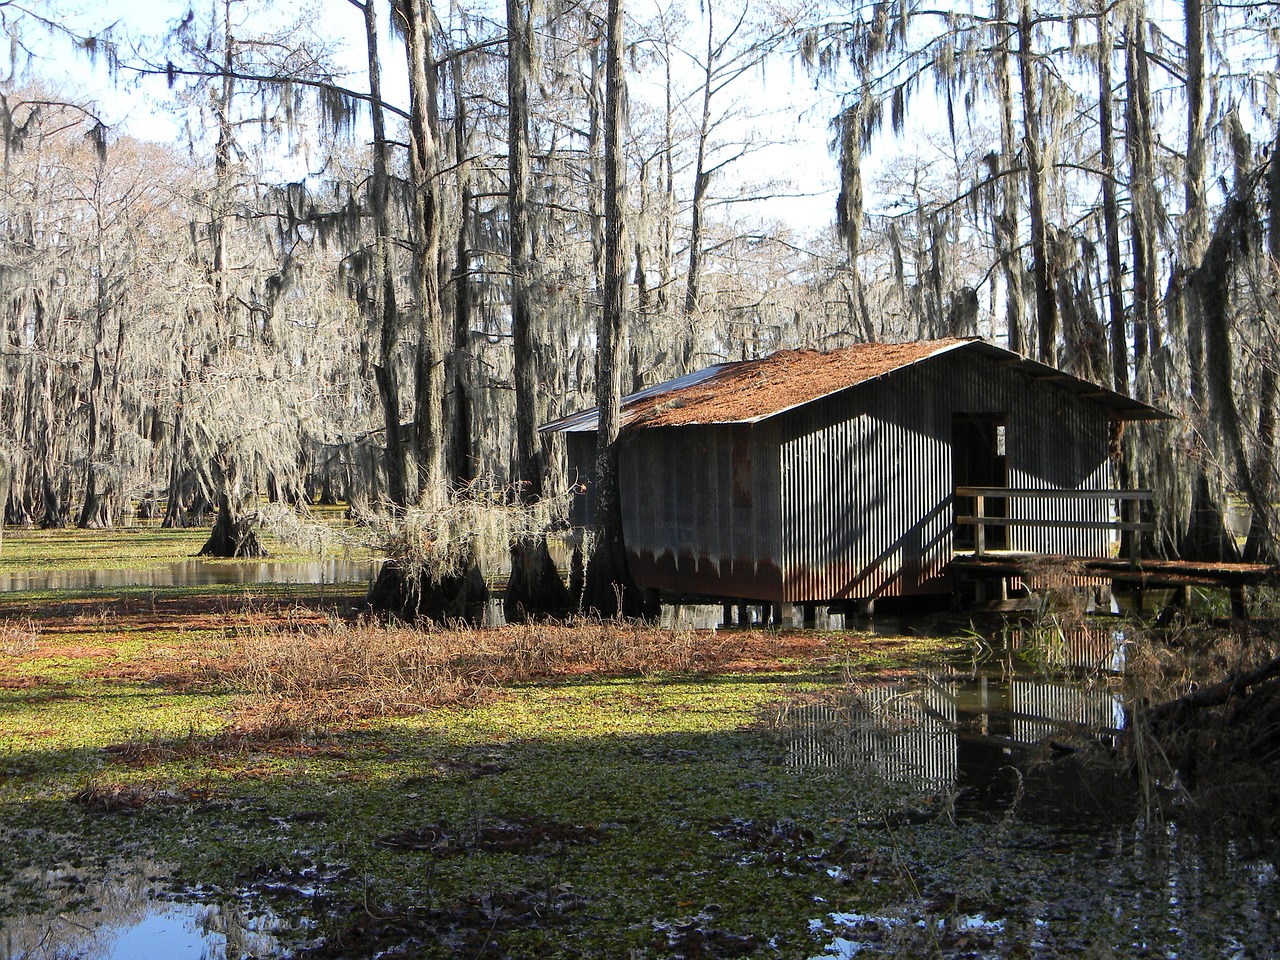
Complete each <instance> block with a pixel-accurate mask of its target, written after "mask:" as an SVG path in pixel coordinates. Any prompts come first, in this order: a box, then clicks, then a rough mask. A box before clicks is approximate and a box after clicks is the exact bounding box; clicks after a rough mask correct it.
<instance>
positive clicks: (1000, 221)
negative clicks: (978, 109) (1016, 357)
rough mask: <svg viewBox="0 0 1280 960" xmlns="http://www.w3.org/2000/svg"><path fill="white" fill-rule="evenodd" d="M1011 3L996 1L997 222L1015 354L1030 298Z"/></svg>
mask: <svg viewBox="0 0 1280 960" xmlns="http://www.w3.org/2000/svg"><path fill="white" fill-rule="evenodd" d="M1009 16H1010V13H1009V2H1008V0H996V24H997V26H996V51H997V53H996V88H997V92H998V94H999V98H1000V160H1001V162H1000V167H999V171H998V172H999V175H1000V203H1001V206H1000V212H999V214H997V215H996V216H995V217H994V218H993V219H994V221H995V240H996V251H997V255H998V256H999V258H1000V268H1001V271H1002V273H1003V274H1004V289H1005V335H1006V337H1007V342H1008V346H1009V349H1010V350H1012V351H1013V352H1014V353H1026V352H1027V337H1026V332H1025V330H1024V329H1023V324H1024V323H1025V322H1026V314H1027V305H1026V295H1025V294H1024V292H1023V285H1022V281H1023V274H1024V273H1025V268H1024V267H1023V265H1022V243H1021V241H1020V240H1019V238H1018V220H1019V216H1020V215H1019V212H1018V208H1019V203H1018V196H1019V189H1018V176H1017V174H1016V172H1015V169H1014V160H1015V158H1016V157H1017V155H1018V139H1017V131H1016V130H1015V129H1014V123H1013V77H1012V75H1011V73H1012V71H1011V69H1010V65H1009V59H1010V47H1011V45H1012V43H1013V32H1014V31H1013V27H1012V26H1011V25H1010V23H1009Z"/></svg>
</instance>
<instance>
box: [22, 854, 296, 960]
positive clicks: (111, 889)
mask: <svg viewBox="0 0 1280 960" xmlns="http://www.w3.org/2000/svg"><path fill="white" fill-rule="evenodd" d="M166 874H167V870H166V868H165V867H163V866H162V865H159V864H156V863H153V862H152V861H149V860H140V861H136V862H135V863H132V864H130V865H129V866H128V867H127V868H124V869H120V870H118V871H115V872H112V873H111V874H110V875H109V876H104V877H100V878H93V879H88V878H86V877H85V875H84V873H83V872H78V871H71V870H65V869H56V870H27V871H23V872H22V873H20V874H19V875H18V876H17V877H16V878H15V879H14V881H13V886H14V887H15V888H18V887H27V888H34V889H37V890H39V891H40V893H41V894H42V895H43V896H44V899H45V903H46V904H47V906H46V908H45V910H44V911H43V912H42V913H39V914H33V915H30V916H25V917H24V916H18V917H14V916H10V917H6V918H5V921H4V930H3V934H0V960H72V958H74V960H113V958H119V960H125V958H128V960H133V958H136V957H139V956H144V955H145V956H154V957H166V958H169V957H181V956H189V955H191V951H192V949H194V948H195V947H196V944H195V943H194V942H193V941H195V940H196V939H197V938H198V939H199V941H200V942H199V945H198V948H199V950H200V953H199V956H200V958H201V960H239V958H242V957H249V956H254V955H259V956H265V955H270V954H271V953H274V952H275V939H274V938H273V937H272V936H270V935H269V934H268V933H264V932H262V931H261V928H262V927H263V926H264V922H263V921H262V920H261V919H259V918H255V917H253V916H250V915H249V914H248V913H247V912H246V911H245V909H244V907H243V905H242V904H240V903H236V902H232V903H230V904H225V905H224V904H220V905H216V906H214V905H202V904H190V903H173V902H169V901H165V900H163V899H161V897H160V895H158V893H157V889H156V885H157V881H160V880H161V879H162V878H163V877H164V876H166ZM266 925H267V926H269V925H270V921H267V922H266ZM130 933H133V934H135V935H139V936H141V935H144V934H145V939H146V945H145V947H140V946H139V945H138V944H137V943H130V941H129V939H128V938H129V935H130Z"/></svg>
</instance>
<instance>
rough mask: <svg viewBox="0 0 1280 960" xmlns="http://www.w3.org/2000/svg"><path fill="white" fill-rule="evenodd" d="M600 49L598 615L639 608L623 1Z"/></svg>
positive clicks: (594, 566)
mask: <svg viewBox="0 0 1280 960" xmlns="http://www.w3.org/2000/svg"><path fill="white" fill-rule="evenodd" d="M608 31H609V34H608V44H607V47H606V53H605V64H606V67H605V74H606V79H605V124H604V127H605V129H604V140H605V147H604V175H605V183H604V203H605V237H604V291H603V292H604V309H603V310H601V311H600V323H599V328H598V330H597V334H596V350H597V360H596V404H597V407H598V411H599V421H598V424H597V428H596V429H597V433H596V476H595V483H596V518H595V523H596V529H595V543H594V545H593V549H592V551H591V558H590V560H589V562H588V565H587V571H586V589H585V596H584V601H585V602H584V606H585V607H586V608H587V609H588V610H594V611H596V612H597V613H599V614H600V615H601V616H615V615H618V614H623V615H628V616H634V615H639V614H641V613H643V612H644V610H645V604H644V601H643V598H642V597H641V595H640V590H639V588H637V587H636V585H635V582H634V581H633V580H632V579H631V573H630V570H629V568H628V565H627V550H626V543H625V542H624V539H623V531H622V504H621V502H620V498H619V477H618V444H617V438H618V430H619V422H620V417H621V410H620V405H621V404H620V401H621V379H620V377H621V366H622V331H623V330H624V329H625V327H624V322H625V317H624V289H623V288H624V284H625V283H626V265H625V263H624V258H625V249H626V247H625V244H624V240H623V233H624V223H623V220H624V215H625V210H626V196H625V192H624V191H625V190H626V169H625V163H624V157H623V153H622V149H623V139H622V138H623V124H624V122H625V119H624V103H625V96H626V90H625V78H624V76H623V64H622V57H623V33H622V0H609V6H608Z"/></svg>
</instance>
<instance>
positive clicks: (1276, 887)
mask: <svg viewBox="0 0 1280 960" xmlns="http://www.w3.org/2000/svg"><path fill="white" fill-rule="evenodd" d="M715 612H716V611H715V610H714V609H711V610H708V611H706V615H707V616H708V617H714V616H715ZM1005 639H1006V640H1008V639H1009V638H1005ZM1059 640H1060V643H1059V644H1058V646H1057V648H1056V649H1055V650H1053V651H1052V657H1051V658H1050V659H1052V661H1053V664H1052V666H1053V669H1049V667H1048V665H1047V664H1046V663H1044V662H1038V663H1037V662H1029V660H1028V658H1027V657H1025V656H1018V655H1017V653H1016V651H1014V650H1012V649H1010V648H1009V647H1008V646H1003V645H1000V649H996V650H987V651H986V654H987V655H986V656H985V657H984V658H982V659H979V660H975V661H974V662H971V663H966V664H965V665H963V666H960V665H957V666H956V667H954V668H952V669H949V670H943V671H939V672H937V673H935V674H932V675H930V676H927V677H923V678H920V679H918V680H916V681H913V682H910V683H893V684H871V685H850V686H847V687H841V688H840V689H838V690H835V691H831V695H830V696H828V697H827V698H825V699H823V700H821V701H819V702H796V703H793V704H790V705H788V706H786V707H784V708H782V709H780V711H779V713H778V715H777V716H776V718H775V729H776V732H777V735H778V741H779V746H780V749H781V754H782V755H781V761H782V763H783V764H785V765H786V766H788V767H790V768H791V769H793V770H796V771H799V772H802V773H805V774H807V775H811V776H813V777H818V778H821V779H822V782H823V783H825V784H829V785H830V787H831V789H832V791H833V794H838V795H837V796H834V799H833V802H832V804H831V809H832V811H833V812H834V813H835V815H836V818H835V819H833V821H832V822H836V821H837V819H838V822H839V824H840V825H839V826H837V827H834V828H833V830H832V833H831V834H821V835H817V836H815V833H814V830H813V829H812V828H805V827H800V826H798V825H796V824H793V823H791V822H790V821H785V820H784V821H729V822H724V823H720V824H718V825H716V826H715V827H714V829H713V832H714V833H715V834H716V835H717V836H719V837H721V838H722V840H723V842H724V845H725V849H726V851H731V850H737V851H740V852H739V853H736V854H735V853H729V854H728V855H731V856H736V857H739V858H740V862H741V864H742V866H743V867H744V868H748V869H752V870H758V869H761V867H762V865H765V864H767V865H769V869H776V870H781V871H786V872H792V873H800V874H803V875H804V876H805V877H807V878H810V879H809V881H807V882H811V888H812V907H813V909H812V914H811V915H810V916H809V917H808V918H807V920H806V919H804V918H798V919H797V923H796V929H795V931H794V934H793V936H792V937H791V938H790V939H789V940H788V941H787V942H786V943H785V944H783V945H780V946H779V945H774V944H772V943H766V942H755V943H753V944H748V943H747V940H746V938H739V940H738V941H735V940H734V939H733V938H732V937H731V936H730V935H729V934H727V933H725V932H724V931H721V930H718V929H715V926H716V922H717V918H716V917H715V915H714V914H707V915H705V916H704V915H703V914H698V915H695V916H693V917H691V918H688V919H686V920H683V921H680V922H662V923H659V922H657V921H655V923H654V930H655V934H656V935H657V936H658V938H659V940H660V941H663V942H665V944H666V946H667V949H666V950H665V951H660V955H662V956H721V955H723V956H731V955H732V956H739V955H751V956H783V957H799V958H805V960H808V958H812V960H826V958H855V957H857V958H881V957H940V958H948V960H949V958H957V960H958V958H990V960H995V958H1006V957H1007V958H1015V957H1018V958H1021V957H1035V958H1041V960H1050V958H1054V960H1057V958H1065V957H1133V958H1164V960H1171V958H1175V957H1176V958H1189V960H1197V958H1217V957H1221V958H1231V960H1264V958H1271V957H1275V956H1278V955H1280V875H1278V874H1277V870H1276V867H1275V865H1274V863H1273V862H1272V861H1271V860H1269V859H1267V858H1265V857H1261V856H1259V855H1257V854H1256V853H1253V852H1251V851H1249V850H1246V849H1244V848H1243V847H1241V846H1240V845H1239V844H1237V843H1236V842H1235V841H1223V840H1221V839H1214V838H1206V837H1201V836H1197V835H1193V834H1192V833H1190V832H1188V831H1184V830H1183V829H1181V828H1180V827H1179V824H1178V823H1177V821H1176V820H1169V819H1165V818H1163V817H1154V816H1152V815H1151V814H1150V813H1149V811H1147V810H1146V809H1144V806H1143V804H1142V802H1141V798H1140V797H1139V794H1138V791H1137V789H1136V787H1135V782H1134V780H1133V778H1132V777H1131V776H1129V775H1127V774H1125V773H1123V772H1119V771H1117V770H1113V769H1101V770H1100V769H1097V768H1096V767H1093V766H1092V765H1091V764H1090V761H1089V759H1088V756H1089V751H1088V749H1087V748H1088V747H1089V746H1090V745H1095V744H1101V745H1102V746H1104V747H1107V746H1110V745H1112V744H1116V743H1118V742H1119V741H1120V740H1121V738H1123V737H1124V736H1125V735H1126V732H1127V727H1128V723H1129V720H1128V714H1127V712H1126V704H1125V701H1124V697H1123V693H1122V685H1121V683H1120V680H1119V677H1118V675H1117V671H1119V670H1120V669H1122V668H1123V663H1124V640H1125V638H1124V636H1123V634H1122V633H1121V632H1119V631H1111V630H1105V631H1103V632H1101V633H1098V632H1092V633H1083V632H1082V633H1080V634H1077V635H1075V636H1072V637H1070V638H1067V637H1060V638H1059ZM1036 653H1037V655H1039V656H1043V655H1044V650H1043V649H1042V648H1041V649H1038V650H1037V651H1036ZM1034 659H1035V658H1034V657H1032V658H1031V660H1032V661H1034ZM757 787H758V785H756V784H754V782H753V781H750V780H748V781H747V782H745V783H744V784H742V788H743V789H755V788H757ZM1156 788H1157V789H1162V790H1167V791H1168V792H1169V794H1170V795H1171V796H1172V795H1173V794H1174V793H1175V792H1176V789H1177V785H1176V784H1163V785H1162V784H1156ZM886 798H887V800H886ZM844 837H848V838H853V839H851V840H849V841H846V839H844ZM869 838H870V839H869ZM86 876H87V873H86ZM303 879H305V878H302V877H301V875H300V877H299V883H298V884H297V885H296V889H292V890H290V891H288V892H289V893H290V894H291V895H292V896H294V897H295V898H297V897H302V898H304V899H308V900H309V899H312V898H314V897H315V896H316V893H317V890H318V889H319V888H320V887H323V886H324V878H323V877H319V878H318V879H316V878H313V879H315V882H311V881H310V880H308V881H307V882H306V883H303V882H302V881H303ZM18 883H19V884H22V885H27V886H29V887H31V888H39V889H41V890H42V891H43V893H44V898H45V900H46V902H47V901H49V900H53V901H56V905H55V906H54V908H53V909H50V910H45V911H43V912H42V913H41V914H40V915H38V916H35V915H33V916H29V917H18V918H6V919H4V920H2V921H0V960H71V958H83V960H142V958H151V957H155V958H176V960H184V958H191V960H196V958H199V960H249V958H255V957H262V958H266V957H277V956H282V955H284V953H285V949H286V948H285V947H284V946H283V940H282V939H278V938H277V934H281V935H282V936H283V935H284V934H285V933H286V928H285V924H284V922H283V921H281V920H280V919H279V918H278V917H277V915H276V914H275V913H273V912H272V911H271V910H270V909H269V908H268V907H266V906H264V898H263V893H264V892H274V891H269V890H266V889H265V888H256V889H253V890H249V889H246V890H226V891H220V890H205V889H196V890H178V891H175V889H174V884H173V882H172V881H171V879H170V878H169V876H168V874H167V872H166V870H165V868H164V867H162V866H158V865H154V864H148V863H131V864H127V865H125V866H123V867H117V868H115V869H114V870H113V871H112V874H111V876H110V877H109V878H108V879H98V880H87V879H84V878H83V877H81V876H78V875H76V874H74V873H71V872H68V871H66V870H59V871H43V872H38V873H37V872H31V873H27V874H24V875H22V876H20V877H19V878H18ZM877 887H879V888H881V889H884V890H885V891H886V896H885V897H884V898H883V901H882V903H881V904H880V906H873V905H871V904H870V903H868V905H867V906H865V907H861V908H859V909H856V910H854V909H849V908H848V902H847V899H846V898H845V897H844V896H843V892H844V891H847V890H870V891H873V892H874V890H875V889H876V888H877ZM51 894H52V896H50V895H51ZM175 894H178V895H180V896H179V897H175ZM870 899H871V900H874V899H875V898H874V894H873V895H872V896H871V898H870ZM291 929H292V931H293V932H294V934H295V935H296V934H297V933H298V932H302V933H303V934H305V933H306V928H305V926H304V927H300V926H299V925H298V923H297V922H296V921H295V922H294V924H293V926H292V928H291ZM717 943H721V945H722V946H723V947H724V950H728V951H729V952H722V951H718V950H715V949H713V947H714V946H715V944H717ZM801 944H808V945H809V946H807V947H802V946H801ZM739 948H741V949H739Z"/></svg>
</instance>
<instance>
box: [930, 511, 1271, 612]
mask: <svg viewBox="0 0 1280 960" xmlns="http://www.w3.org/2000/svg"><path fill="white" fill-rule="evenodd" d="M956 497H957V500H958V501H959V502H965V501H964V500H962V499H961V498H968V499H967V502H968V503H970V504H972V505H973V512H972V513H971V514H968V515H960V516H957V517H956V523H957V524H959V525H961V526H968V527H972V528H974V541H975V542H974V550H973V552H972V553H971V554H963V553H960V554H957V555H956V556H955V557H953V558H952V560H951V562H950V564H949V566H948V569H949V570H951V571H952V572H954V573H956V574H959V575H960V576H962V577H967V578H969V579H971V580H973V581H975V582H976V583H978V584H979V585H980V588H979V597H980V598H984V597H985V596H986V595H988V594H989V592H990V591H988V590H986V589H985V587H983V586H981V585H989V584H992V583H993V582H997V581H998V582H999V583H1000V587H1001V588H1000V590H999V591H998V595H999V596H1000V597H1004V595H1005V590H1004V585H1005V582H1006V580H1007V579H1008V578H1011V577H1016V578H1023V579H1025V578H1027V577H1028V576H1031V577H1034V576H1035V575H1036V573H1037V572H1038V571H1047V570H1051V569H1054V568H1057V569H1060V570H1064V571H1070V576H1072V577H1075V578H1078V579H1079V580H1080V581H1081V582H1082V583H1088V582H1090V581H1094V582H1098V581H1105V582H1109V583H1110V584H1111V585H1112V587H1113V588H1118V589H1120V590H1127V591H1130V592H1132V593H1133V594H1134V596H1135V597H1136V598H1137V602H1138V606H1139V608H1141V605H1142V595H1143V592H1144V591H1146V590H1147V589H1169V588H1172V589H1174V590H1175V591H1177V593H1175V597H1174V601H1173V603H1174V604H1175V605H1179V604H1182V605H1185V604H1186V602H1187V600H1188V593H1187V592H1188V591H1189V590H1190V588H1192V587H1200V588H1207V589H1221V590H1227V591H1228V592H1229V593H1230V597H1231V610H1232V615H1233V616H1236V617H1246V616H1247V615H1248V610H1247V608H1246V606H1245V599H1244V590H1245V588H1246V587H1250V586H1256V585H1258V584H1261V583H1265V582H1268V581H1280V567H1275V566H1272V565H1270V564H1265V563H1232V562H1219V563H1212V562H1197V561H1193V560H1146V559H1141V556H1142V548H1141V540H1142V536H1143V535H1144V534H1148V533H1151V532H1152V530H1153V529H1154V525H1153V524H1152V523H1151V522H1150V521H1145V522H1144V521H1143V520H1141V519H1140V517H1139V511H1140V509H1141V508H1142V506H1143V504H1146V503H1149V502H1150V501H1151V499H1152V494H1151V491H1149V490H1060V491H1053V492H1051V493H1049V494H1048V495H1047V498H1048V499H1052V500H1058V501H1062V502H1088V501H1092V502H1095V503H1110V504H1113V505H1114V507H1115V511H1114V513H1113V514H1112V518H1111V519H1108V520H1061V519H1059V520H1051V519H1016V520H1011V519H1006V517H1005V515H1006V514H1007V509H1008V508H1007V504H1008V503H1009V502H1010V501H1013V500H1018V499H1024V498H1032V497H1034V498H1038V499H1040V500H1044V499H1046V492H1045V491H1041V490H1011V489H1005V488H1000V487H957V488H956ZM993 502H994V503H995V505H996V507H997V509H996V511H993V512H994V513H995V514H996V515H995V516H992V515H991V513H989V512H988V507H989V506H990V505H991V504H992V503H993ZM1002 505H1003V508H1002ZM1036 526H1048V527H1056V526H1060V527H1072V526H1079V527H1082V528H1086V529H1100V530H1113V531H1115V532H1116V533H1117V534H1118V535H1119V537H1120V553H1121V556H1114V557H1076V556H1055V555H1051V554H1036V553H1025V552H1016V551H1008V550H991V549H989V548H987V546H986V544H987V543H988V542H990V541H989V538H988V536H987V530H988V528H993V529H1000V528H1010V527H1036Z"/></svg>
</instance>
